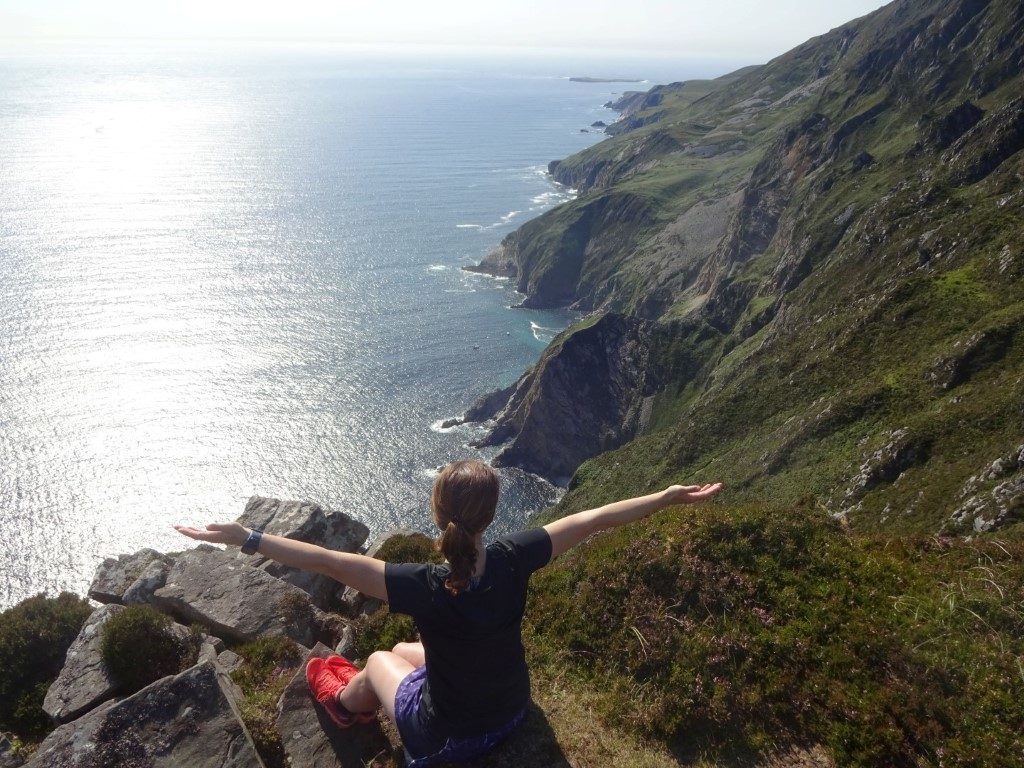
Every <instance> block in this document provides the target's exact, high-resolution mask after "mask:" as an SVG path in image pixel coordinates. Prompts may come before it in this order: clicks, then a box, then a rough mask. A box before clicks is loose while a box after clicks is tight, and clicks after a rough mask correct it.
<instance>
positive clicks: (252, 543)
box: [242, 528, 263, 555]
mask: <svg viewBox="0 0 1024 768" xmlns="http://www.w3.org/2000/svg"><path fill="white" fill-rule="evenodd" d="M262 538H263V531H260V530H257V529H256V528H253V529H252V530H251V531H249V537H248V538H247V539H246V540H245V543H244V544H243V545H242V553H243V554H246V555H255V554H256V552H257V550H259V548H260V539H262Z"/></svg>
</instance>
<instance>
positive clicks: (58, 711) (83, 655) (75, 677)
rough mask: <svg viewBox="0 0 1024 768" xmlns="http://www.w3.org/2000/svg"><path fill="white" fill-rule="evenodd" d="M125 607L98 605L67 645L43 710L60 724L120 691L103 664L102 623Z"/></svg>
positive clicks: (47, 693) (44, 701)
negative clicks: (69, 645) (68, 645)
mask: <svg viewBox="0 0 1024 768" xmlns="http://www.w3.org/2000/svg"><path fill="white" fill-rule="evenodd" d="M123 610H124V606H122V605H115V604H111V605H104V606H102V607H101V608H97V609H96V610H95V611H93V612H92V615H91V616H89V618H88V619H87V620H86V622H85V624H84V625H83V626H82V629H81V631H80V632H79V633H78V637H76V638H75V641H74V642H73V643H71V647H70V648H68V652H67V656H66V657H65V659H64V667H63V668H62V669H61V671H60V674H59V675H57V679H56V680H54V681H53V684H52V685H51V686H50V689H49V690H48V691H47V692H46V698H45V699H43V710H44V711H45V712H46V714H48V715H49V716H50V717H52V718H53V719H54V720H56V721H57V722H58V723H66V722H68V721H69V720H74V719H75V718H76V717H79V716H80V715H82V714H84V713H86V712H88V711H89V710H90V709H93V708H94V707H95V706H96V705H97V704H101V703H102V702H104V701H106V700H107V699H110V698H112V697H113V696H114V694H115V692H116V691H117V683H116V682H114V680H113V679H112V678H111V677H110V676H109V675H108V674H107V669H106V666H104V664H103V655H102V652H101V650H100V642H101V640H102V636H103V633H102V629H103V625H104V624H106V622H107V620H108V619H109V618H110V617H111V616H114V615H115V614H117V613H119V612H121V611H123Z"/></svg>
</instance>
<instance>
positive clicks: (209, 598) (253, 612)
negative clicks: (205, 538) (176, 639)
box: [153, 545, 323, 646]
mask: <svg viewBox="0 0 1024 768" xmlns="http://www.w3.org/2000/svg"><path fill="white" fill-rule="evenodd" d="M153 601H154V604H155V605H156V606H157V607H158V608H160V610H162V611H164V612H166V613H169V614H170V615H172V616H175V617H176V618H178V619H179V620H180V621H182V622H183V623H185V624H192V623H199V624H202V625H203V626H204V627H207V628H208V629H209V631H210V632H211V633H212V634H214V635H217V636H218V637H221V638H223V639H225V640H230V641H237V642H250V641H252V640H255V639H256V638H257V637H258V636H260V635H287V636H288V637H290V638H292V639H293V640H295V641H296V642H298V643H301V644H303V645H306V646H311V645H313V644H314V643H315V642H316V640H317V638H318V637H319V635H320V633H321V628H322V624H321V622H322V620H323V616H322V614H321V613H320V611H318V610H317V609H316V608H315V607H314V606H313V605H312V603H311V602H310V599H309V595H307V594H306V593H305V592H304V591H302V590H301V589H299V588H298V587H295V586H292V585H291V584H288V583H286V582H284V581H282V580H281V579H277V578H275V577H273V576H271V575H270V574H269V573H267V572H265V571H263V570H260V569H259V568H253V567H252V566H249V565H246V564H245V563H243V562H241V561H239V560H238V559H237V558H236V557H235V556H234V554H231V553H228V552H225V551H223V550H220V549H216V548H214V547H211V546H209V545H200V546H199V547H197V548H196V549H193V550H191V551H189V552H186V553H185V554H183V555H180V556H179V557H178V559H177V561H176V562H175V563H174V565H173V567H172V568H171V570H170V573H168V575H167V583H166V585H165V586H163V587H161V588H160V589H158V590H157V591H156V592H155V593H154V595H153Z"/></svg>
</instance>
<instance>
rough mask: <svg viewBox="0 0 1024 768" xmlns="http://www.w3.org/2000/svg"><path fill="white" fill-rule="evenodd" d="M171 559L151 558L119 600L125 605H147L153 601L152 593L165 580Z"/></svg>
mask: <svg viewBox="0 0 1024 768" xmlns="http://www.w3.org/2000/svg"><path fill="white" fill-rule="evenodd" d="M171 562H172V561H171V560H170V559H167V560H153V561H152V562H151V563H150V564H149V565H147V566H146V567H145V569H143V571H142V573H141V574H139V578H137V579H136V580H135V581H133V582H132V585H131V586H130V587H128V589H127V590H125V593H124V595H123V597H122V598H121V602H123V603H124V604H125V605H149V604H151V603H152V602H153V593H154V592H156V591H157V590H158V589H160V587H162V586H163V585H164V584H165V583H166V581H167V574H168V573H169V572H170V570H171Z"/></svg>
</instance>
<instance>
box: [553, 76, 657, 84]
mask: <svg viewBox="0 0 1024 768" xmlns="http://www.w3.org/2000/svg"><path fill="white" fill-rule="evenodd" d="M569 81H570V82H573V83H642V82H643V80H642V79H640V78H628V77H570V78H569Z"/></svg>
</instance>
